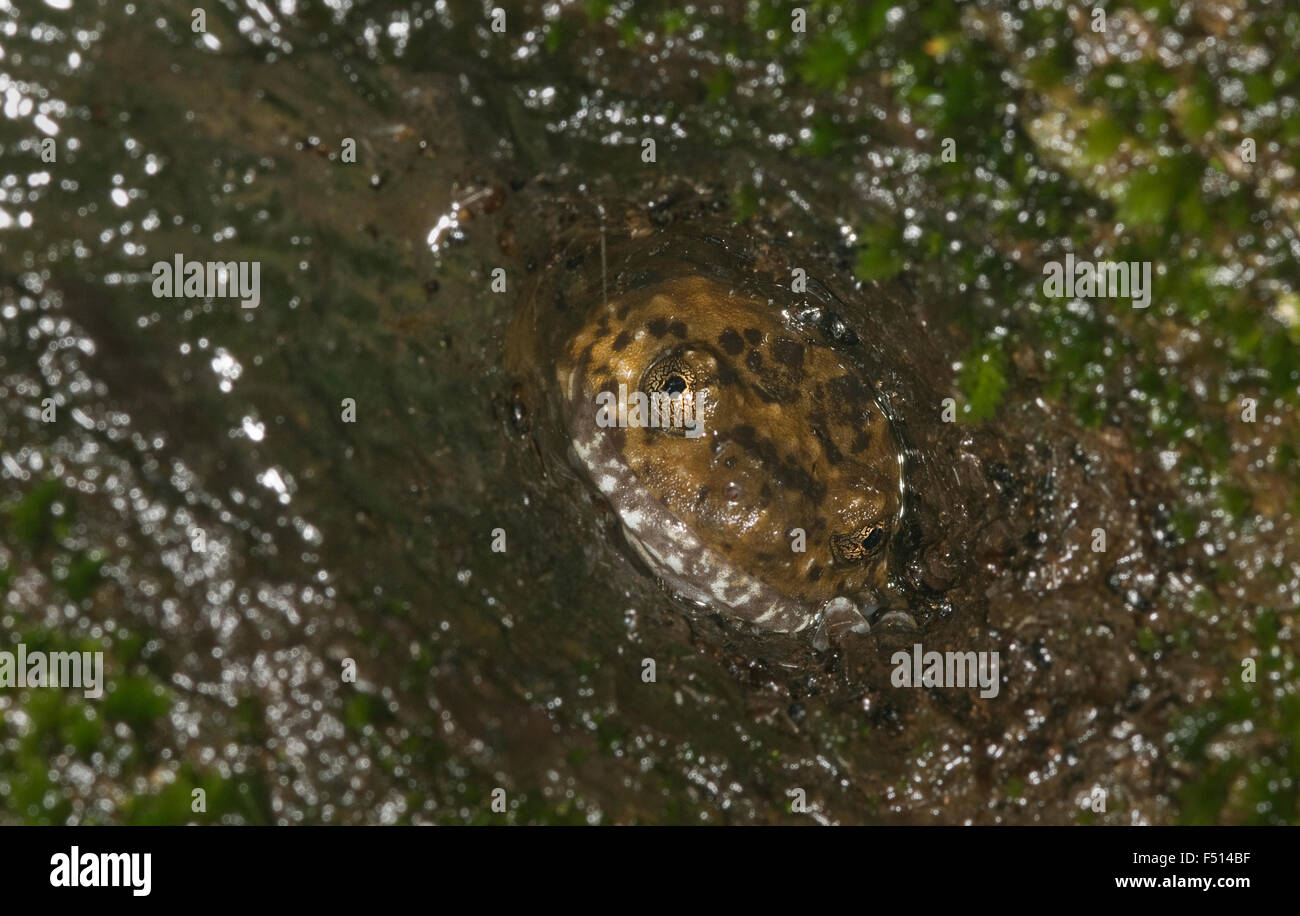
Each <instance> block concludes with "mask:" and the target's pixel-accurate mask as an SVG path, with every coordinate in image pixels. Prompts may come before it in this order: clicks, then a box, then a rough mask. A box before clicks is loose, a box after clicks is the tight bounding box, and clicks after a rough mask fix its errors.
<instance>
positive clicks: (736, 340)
mask: <svg viewBox="0 0 1300 916" xmlns="http://www.w3.org/2000/svg"><path fill="white" fill-rule="evenodd" d="M718 346H720V347H722V349H723V351H724V352H725V353H726V354H727V355H728V356H739V355H740V353H741V351H742V350H744V349H745V341H744V340H742V339H741V337H740V335H739V334H737V333H736V332H735V331H734V330H733V329H732V328H727V329H726V330H725V331H723V332H722V333H721V334H720V335H718Z"/></svg>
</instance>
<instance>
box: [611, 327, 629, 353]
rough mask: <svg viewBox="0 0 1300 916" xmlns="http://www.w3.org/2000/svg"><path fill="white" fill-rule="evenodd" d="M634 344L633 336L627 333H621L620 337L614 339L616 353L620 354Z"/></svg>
mask: <svg viewBox="0 0 1300 916" xmlns="http://www.w3.org/2000/svg"><path fill="white" fill-rule="evenodd" d="M631 342H632V335H631V334H629V333H628V332H627V331H620V332H619V335H618V336H617V337H615V338H614V351H615V352H618V351H620V350H622V349H623V348H624V347H626V346H627V345H628V344H630V343H631Z"/></svg>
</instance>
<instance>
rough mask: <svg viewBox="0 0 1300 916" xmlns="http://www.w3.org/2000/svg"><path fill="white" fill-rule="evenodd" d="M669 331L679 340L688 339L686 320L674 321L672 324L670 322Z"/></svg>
mask: <svg viewBox="0 0 1300 916" xmlns="http://www.w3.org/2000/svg"><path fill="white" fill-rule="evenodd" d="M668 333H669V334H671V335H673V336H674V337H676V338H677V339H678V340H685V339H686V322H684V321H674V322H673V323H672V324H670V325H669V326H668Z"/></svg>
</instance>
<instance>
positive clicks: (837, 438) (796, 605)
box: [555, 276, 901, 631]
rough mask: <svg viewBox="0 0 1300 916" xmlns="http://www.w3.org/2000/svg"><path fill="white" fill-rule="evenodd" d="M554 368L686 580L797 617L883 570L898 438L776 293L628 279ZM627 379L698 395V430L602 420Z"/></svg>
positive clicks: (759, 614) (631, 512)
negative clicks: (603, 424) (802, 535)
mask: <svg viewBox="0 0 1300 916" xmlns="http://www.w3.org/2000/svg"><path fill="white" fill-rule="evenodd" d="M555 380H556V382H557V383H558V386H559V391H560V392H561V396H562V403H563V414H564V419H565V424H566V426H567V428H568V432H569V435H570V438H571V439H572V441H573V444H574V446H575V449H576V451H577V452H578V454H579V457H580V458H581V459H582V461H583V463H584V464H585V465H586V468H587V471H588V473H589V475H590V476H591V477H592V479H593V481H594V482H595V483H596V484H597V487H598V489H600V490H601V491H602V492H603V493H604V494H605V496H606V498H607V499H609V500H610V502H611V503H612V504H613V506H614V508H615V509H616V510H618V511H619V512H620V516H621V517H622V519H623V522H624V527H625V530H626V531H627V532H628V534H629V540H631V541H632V542H633V544H634V546H637V547H638V548H639V549H640V552H641V553H642V556H643V557H645V558H646V560H647V561H648V562H650V563H651V565H652V566H654V567H655V568H656V569H657V570H658V571H659V572H660V573H661V575H664V577H665V579H666V581H667V582H668V583H669V584H670V585H672V586H673V587H674V588H675V589H676V590H677V591H679V592H681V593H683V594H685V595H686V596H687V597H691V598H693V599H695V600H698V601H701V602H704V603H709V604H713V605H720V608H719V609H720V610H724V611H730V612H731V613H733V614H734V615H735V616H740V617H743V618H745V619H748V620H751V621H754V622H756V623H759V624H760V625H764V626H767V627H769V628H772V629H777V630H782V631H789V630H798V629H802V628H803V627H804V626H807V625H808V624H809V623H810V622H812V620H813V618H814V617H815V614H816V612H817V610H818V609H819V608H820V607H821V605H822V604H823V603H824V602H825V601H827V600H829V599H831V598H835V597H837V596H844V597H847V598H850V599H852V598H854V597H855V596H856V595H858V594H859V593H860V592H862V591H863V590H864V589H867V588H868V587H871V586H879V585H882V584H883V582H884V578H885V558H886V556H887V554H888V550H889V544H890V539H891V537H892V535H893V534H894V532H895V529H896V526H897V524H898V521H899V515H900V505H901V464H900V458H899V454H900V452H899V447H898V443H897V441H896V440H895V437H894V435H893V433H892V430H891V429H890V425H889V422H888V420H887V419H886V417H885V416H884V415H883V414H882V412H881V410H880V408H879V406H878V404H877V403H876V401H875V398H874V395H873V392H872V391H871V389H870V388H869V387H868V385H867V384H865V383H864V382H863V381H862V380H861V379H860V378H859V376H858V375H857V374H855V372H854V370H853V369H852V368H851V367H850V366H848V365H846V364H845V363H844V362H843V361H842V359H841V358H840V356H839V355H838V354H837V353H836V352H835V351H834V350H832V349H830V348H829V347H827V346H825V345H823V344H821V343H818V342H815V341H813V340H811V339H808V338H807V337H805V336H804V335H801V334H800V333H798V332H797V331H795V330H793V329H792V326H791V325H790V323H788V322H787V321H786V320H785V319H784V317H783V316H782V314H781V312H780V309H779V307H777V306H774V305H771V304H769V303H767V302H762V301H756V300H753V299H750V298H746V297H745V296H743V295H741V294H738V293H735V292H733V291H732V290H730V289H729V288H728V287H727V286H725V285H723V284H722V283H720V282H718V281H716V280H713V279H709V278H706V277H703V276H684V277H675V278H669V279H664V280H661V281H660V282H656V283H652V284H650V285H647V286H643V287H640V288H635V289H632V290H629V291H625V292H622V293H621V294H620V295H616V296H614V297H612V298H610V299H609V300H608V301H607V302H604V303H601V302H597V304H595V305H594V306H592V307H591V308H590V309H589V310H588V311H587V312H586V313H585V318H584V320H583V322H582V324H581V325H580V326H579V327H578V328H577V329H576V331H575V332H574V333H573V334H572V335H571V336H569V337H568V339H567V343H566V344H565V345H564V346H563V350H562V352H561V353H559V354H557V355H556V362H555ZM620 383H622V384H623V385H626V386H627V390H628V391H629V392H630V391H635V390H637V389H640V390H642V391H645V392H646V394H647V395H650V394H652V393H654V392H656V391H660V392H668V393H673V394H677V395H679V396H682V397H686V398H691V399H693V402H694V403H695V404H699V403H701V393H702V395H703V397H702V403H703V408H702V409H701V411H700V413H701V415H702V423H703V428H704V431H703V435H701V436H699V437H698V438H692V437H690V436H687V435H683V433H682V431H681V430H675V429H662V428H645V427H641V428H631V427H628V428H600V427H599V426H598V424H597V422H596V415H597V395H598V394H599V393H600V392H602V391H609V392H611V393H616V392H617V390H618V386H619V384H620ZM623 468H625V469H626V471H627V472H626V473H625V472H624V471H623V470H622V469H623ZM674 520H676V521H675V522H674ZM796 529H803V531H804V532H806V551H805V552H796V551H794V550H793V549H792V545H793V543H794V535H795V533H796ZM675 532H676V533H675ZM691 534H693V535H694V538H692V537H690V535H691ZM706 553H707V554H708V556H706V555H705V554H706ZM647 554H649V555H647ZM702 557H703V559H701V558H702Z"/></svg>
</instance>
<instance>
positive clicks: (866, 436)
mask: <svg viewBox="0 0 1300 916" xmlns="http://www.w3.org/2000/svg"><path fill="white" fill-rule="evenodd" d="M870 445H871V430H869V429H860V430H858V432H857V434H856V435H854V437H853V443H852V445H851V446H850V448H852V449H853V454H855V455H856V454H857V453H858V452H862V451H866V450H867V448H868V447H869V446H870Z"/></svg>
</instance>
